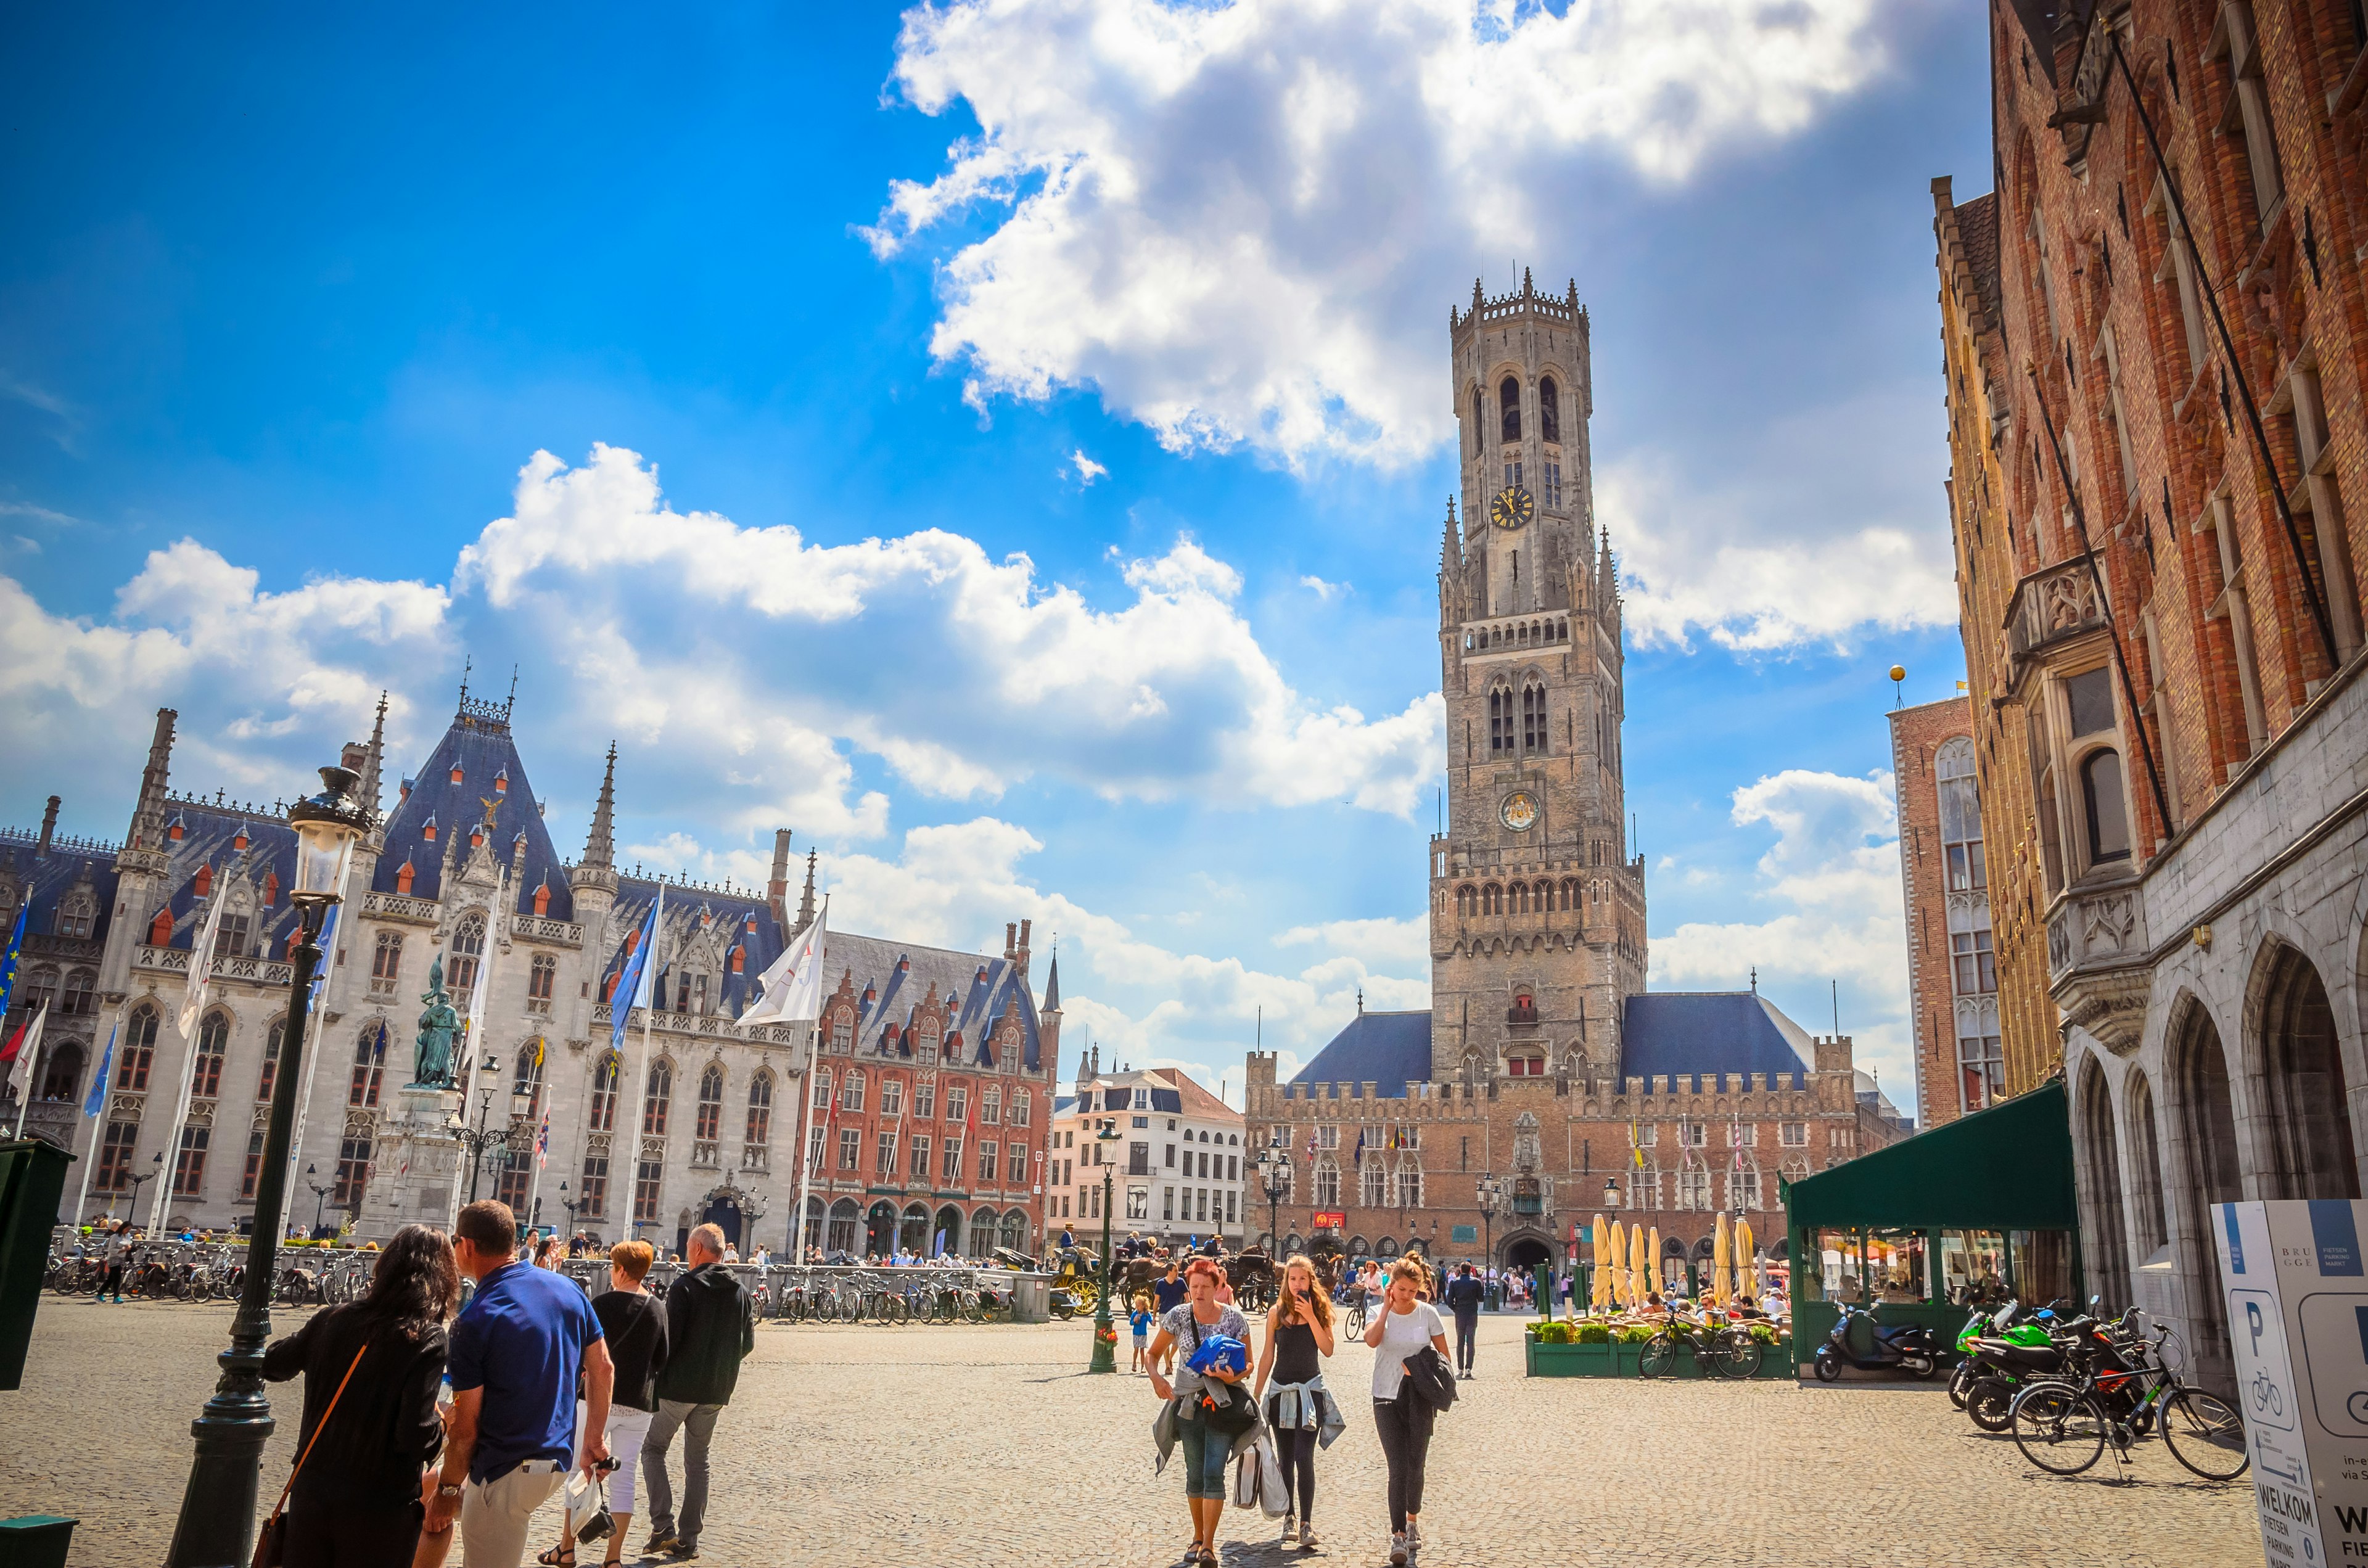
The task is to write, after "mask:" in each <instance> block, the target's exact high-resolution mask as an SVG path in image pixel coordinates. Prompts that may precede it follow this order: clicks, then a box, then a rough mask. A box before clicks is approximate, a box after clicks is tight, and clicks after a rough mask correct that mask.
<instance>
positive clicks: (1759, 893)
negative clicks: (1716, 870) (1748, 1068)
mask: <svg viewBox="0 0 2368 1568" xmlns="http://www.w3.org/2000/svg"><path fill="white" fill-rule="evenodd" d="M1892 802H1893V780H1892V777H1891V775H1890V774H1889V773H1888V772H1884V771H1878V772H1875V773H1871V774H1869V775H1867V776H1866V777H1864V778H1849V777H1846V776H1844V775H1840V774H1834V773H1817V772H1810V771H1806V770H1804V769H1800V768H1788V769H1786V770H1785V771H1783V772H1782V773H1776V774H1771V775H1770V776H1768V777H1766V778H1760V779H1759V780H1758V781H1757V782H1755V783H1752V784H1748V785H1746V786H1745V787H1744V788H1742V789H1739V790H1736V791H1735V796H1734V807H1733V812H1732V814H1733V817H1734V821H1735V823H1736V826H1738V827H1752V826H1765V827H1768V828H1771V829H1773V830H1774V831H1775V834H1776V841H1775V843H1774V844H1773V845H1772V846H1770V848H1769V850H1768V852H1767V853H1766V854H1765V855H1763V856H1762V857H1761V858H1760V860H1759V887H1758V889H1757V890H1756V892H1755V895H1754V896H1755V898H1756V899H1757V901H1758V902H1759V903H1760V904H1761V905H1762V906H1763V907H1768V908H1770V909H1771V910H1772V913H1771V914H1770V915H1769V917H1768V918H1767V919H1764V920H1759V921H1732V922H1716V923H1713V922H1689V923H1687V924H1684V925H1681V926H1678V927H1677V928H1676V929H1675V930H1673V931H1669V932H1667V933H1656V935H1655V936H1654V937H1653V938H1652V945H1651V951H1652V967H1651V979H1652V982H1653V983H1655V984H1656V985H1669V986H1673V987H1677V988H1681V989H1682V988H1687V987H1699V988H1703V989H1713V990H1739V989H1741V988H1742V987H1743V985H1744V984H1745V983H1746V981H1747V977H1748V974H1749V972H1750V971H1752V970H1753V969H1754V968H1755V967H1756V968H1757V970H1758V971H1759V989H1760V990H1762V991H1763V992H1765V991H1770V990H1778V991H1788V992H1790V993H1793V994H1797V995H1802V996H1807V995H1811V994H1814V995H1815V997H1816V1000H1817V1002H1818V1003H1820V1004H1823V1003H1824V1001H1825V992H1826V986H1827V983H1828V982H1829V981H1837V980H1838V981H1839V982H1840V983H1842V984H1843V985H1844V986H1845V987H1846V988H1848V989H1849V991H1850V1004H1851V1007H1852V1012H1853V1017H1854V1018H1864V1017H1867V1016H1868V1014H1869V1013H1870V1012H1871V1013H1872V1016H1873V1022H1872V1024H1871V1025H1870V1024H1864V1023H1861V1024H1858V1025H1856V1026H1855V1027H1853V1028H1851V1029H1850V1032H1851V1033H1852V1034H1853V1036H1854V1037H1855V1039H1856V1040H1857V1044H1858V1057H1859V1062H1860V1064H1861V1066H1865V1065H1868V1064H1869V1063H1870V1062H1875V1063H1880V1064H1881V1065H1882V1066H1883V1067H1884V1070H1885V1072H1886V1073H1887V1074H1889V1075H1891V1077H1892V1080H1893V1089H1892V1093H1893V1098H1894V1099H1895V1100H1896V1101H1897V1102H1898V1103H1900V1104H1902V1105H1908V1104H1910V1103H1911V1102H1912V1099H1913V1094H1912V1092H1911V1090H1910V1088H1909V1087H1908V1086H1909V1085H1913V1083H1914V1072H1915V1070H1914V1065H1913V1062H1912V1058H1911V1057H1910V1055H1909V1052H1908V1048H1907V926H1906V924H1905V915H1904V905H1903V894H1902V892H1901V888H1900V881H1899V830H1898V821H1897V816H1896V811H1895V809H1894V806H1893V803H1892ZM1824 1017H1825V1014H1824V1009H1823V1006H1819V1007H1818V1008H1817V1009H1816V1010H1814V1011H1809V1012H1806V1013H1805V1014H1804V1015H1802V1016H1800V1017H1799V1021H1800V1022H1801V1023H1802V1024H1803V1025H1804V1027H1808V1028H1819V1029H1820V1032H1822V1030H1821V1024H1822V1020H1823V1018H1824Z"/></svg>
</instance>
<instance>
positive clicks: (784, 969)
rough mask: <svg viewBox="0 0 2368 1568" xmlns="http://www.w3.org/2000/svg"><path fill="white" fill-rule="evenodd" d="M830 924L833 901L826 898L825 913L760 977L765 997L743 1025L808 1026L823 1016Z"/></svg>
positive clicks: (743, 1016) (743, 1015) (749, 1012)
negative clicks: (776, 1022) (826, 939)
mask: <svg viewBox="0 0 2368 1568" xmlns="http://www.w3.org/2000/svg"><path fill="white" fill-rule="evenodd" d="M829 925H830V901H829V900H828V899H825V900H824V901H823V906H822V913H821V914H819V915H815V916H814V924H813V925H811V926H807V927H806V928H805V930H804V931H803V932H802V933H800V934H799V937H798V939H797V940H796V941H794V942H791V944H790V945H789V946H788V947H787V948H785V949H782V950H781V956H780V958H777V959H775V960H773V963H772V967H771V968H769V969H768V970H766V971H765V972H764V973H762V974H760V975H758V976H757V980H758V981H759V982H760V983H762V984H763V985H764V987H765V994H764V995H763V996H762V997H761V998H759V999H758V1001H757V1005H756V1006H753V1007H751V1008H749V1009H748V1010H747V1011H746V1012H745V1013H743V1014H741V1015H740V1021H741V1022H742V1023H744V1024H763V1023H771V1022H773V1021H774V1020H776V1019H786V1020H788V1021H790V1022H791V1023H804V1022H806V1021H807V1020H809V1019H811V1018H813V1017H815V1016H816V1015H818V1014H819V1013H821V1011H822V954H823V946H824V943H823V937H824V935H825V927H827V926H829Z"/></svg>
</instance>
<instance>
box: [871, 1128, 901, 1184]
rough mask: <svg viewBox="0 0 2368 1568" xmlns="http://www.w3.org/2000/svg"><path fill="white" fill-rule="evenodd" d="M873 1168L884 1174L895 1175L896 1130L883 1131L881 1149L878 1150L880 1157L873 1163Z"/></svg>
mask: <svg viewBox="0 0 2368 1568" xmlns="http://www.w3.org/2000/svg"><path fill="white" fill-rule="evenodd" d="M871 1168H872V1169H873V1170H875V1171H878V1172H879V1173H880V1174H881V1175H882V1176H894V1175H895V1174H896V1134H895V1133H894V1132H882V1134H881V1135H880V1147H879V1150H878V1158H877V1160H876V1161H875V1162H874V1163H873V1165H872V1167H871Z"/></svg>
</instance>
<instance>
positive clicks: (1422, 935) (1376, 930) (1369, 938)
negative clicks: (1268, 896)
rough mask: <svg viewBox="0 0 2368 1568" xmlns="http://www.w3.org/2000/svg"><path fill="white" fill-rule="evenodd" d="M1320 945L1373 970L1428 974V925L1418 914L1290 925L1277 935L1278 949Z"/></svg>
mask: <svg viewBox="0 0 2368 1568" xmlns="http://www.w3.org/2000/svg"><path fill="white" fill-rule="evenodd" d="M1309 943H1317V944H1321V945H1322V946H1324V947H1326V948H1329V949H1332V950H1333V951H1334V952H1338V953H1348V954H1351V955H1353V956H1354V957H1356V958H1358V959H1360V960H1363V961H1364V962H1366V963H1369V964H1372V966H1374V967H1375V968H1377V969H1378V968H1383V967H1386V968H1391V969H1397V970H1404V971H1415V972H1418V973H1420V974H1422V975H1424V976H1426V977H1428V976H1429V973H1430V922H1429V921H1428V920H1426V919H1424V918H1423V917H1422V916H1421V915H1412V916H1409V917H1408V918H1406V919H1404V920H1389V919H1381V920H1327V921H1326V922H1324V923H1323V924H1322V925H1320V926H1292V927H1291V928H1290V929H1289V930H1287V931H1283V932H1281V933H1280V934H1278V935H1277V936H1276V937H1275V938H1274V944H1275V946H1276V947H1278V948H1290V947H1300V946H1304V945H1307V944H1309Z"/></svg>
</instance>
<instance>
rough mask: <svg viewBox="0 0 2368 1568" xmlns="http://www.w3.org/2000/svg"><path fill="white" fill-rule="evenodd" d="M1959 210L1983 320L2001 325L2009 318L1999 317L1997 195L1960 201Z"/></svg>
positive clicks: (1967, 263) (1959, 230)
mask: <svg viewBox="0 0 2368 1568" xmlns="http://www.w3.org/2000/svg"><path fill="white" fill-rule="evenodd" d="M1956 210H1957V233H1958V234H1959V235H1960V236H1961V237H1962V238H1963V239H1964V242H1965V266H1966V267H1967V268H1968V269H1969V270H1970V271H1971V272H1972V273H1973V275H1974V287H1975V289H1976V290H1979V291H1980V293H1981V296H1982V315H1983V318H1984V319H1985V320H1987V321H1989V322H1992V323H2002V322H2003V321H2004V320H2005V319H2006V318H2005V317H2003V316H2001V315H2000V314H1999V313H1998V192H1996V191H1991V192H1990V193H1989V194H1988V195H1987V196H1976V197H1975V198H1974V199H1972V200H1970V201H1960V202H1959V203H1957V209H1956Z"/></svg>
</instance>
